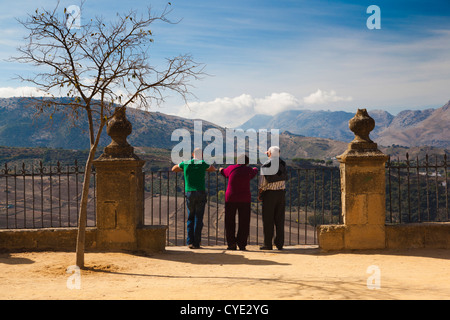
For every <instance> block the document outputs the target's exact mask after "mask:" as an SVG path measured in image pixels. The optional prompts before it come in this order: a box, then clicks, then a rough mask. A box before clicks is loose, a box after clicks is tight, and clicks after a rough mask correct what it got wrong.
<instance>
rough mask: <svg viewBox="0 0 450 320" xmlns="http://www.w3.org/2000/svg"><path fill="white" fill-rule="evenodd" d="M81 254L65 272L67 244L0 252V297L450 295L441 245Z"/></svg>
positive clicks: (448, 263)
mask: <svg viewBox="0 0 450 320" xmlns="http://www.w3.org/2000/svg"><path fill="white" fill-rule="evenodd" d="M85 260H86V267H87V269H86V270H81V271H80V276H79V277H78V278H77V277H76V276H77V274H76V273H73V272H69V273H68V272H67V268H68V267H69V266H71V265H73V264H74V262H75V253H73V252H20V253H2V254H0V299H88V300H92V299H101V300H103V299H152V300H186V299H188V300H223V299H232V300H241V299H250V300H254V299H258V300H259V299H261V300H266V299H270V300H273V299H279V300H292V299H440V300H442V299H445V300H448V299H450V250H444V249H442V250H440V249H411V250H386V251H381V250H377V251H357V252H341V253H323V252H320V251H319V249H317V248H316V247H313V246H292V247H286V248H285V250H283V251H278V250H273V251H260V250H259V248H258V247H256V246H249V247H248V251H227V250H225V247H223V246H214V247H204V248H202V249H197V250H191V249H188V248H186V247H167V249H166V251H165V252H163V253H158V254H152V255H144V254H139V253H135V254H131V253H86V257H85ZM76 279H79V282H76V281H75V280H76ZM368 280H369V281H368ZM378 280H379V281H378ZM77 284H78V285H79V289H77V288H76V286H77ZM377 287H378V288H377ZM70 288H72V289H70Z"/></svg>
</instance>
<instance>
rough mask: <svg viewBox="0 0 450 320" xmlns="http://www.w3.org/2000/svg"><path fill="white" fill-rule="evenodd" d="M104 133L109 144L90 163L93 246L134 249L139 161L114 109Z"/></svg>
mask: <svg viewBox="0 0 450 320" xmlns="http://www.w3.org/2000/svg"><path fill="white" fill-rule="evenodd" d="M106 131H107V133H108V135H109V136H110V137H111V139H112V142H111V143H110V144H109V145H108V146H107V147H106V148H105V150H104V153H103V154H102V155H101V156H100V157H99V158H98V159H97V160H95V161H94V166H95V170H96V175H97V247H98V248H102V249H111V250H122V249H125V250H135V249H137V243H138V240H137V229H138V228H139V227H141V226H142V224H143V215H144V196H143V188H144V185H143V172H142V167H143V165H144V163H145V161H142V160H141V159H139V158H138V157H137V156H136V155H135V154H134V148H133V147H132V146H130V145H129V144H128V142H127V136H128V135H129V134H131V131H132V126H131V123H130V122H129V121H128V120H127V118H126V115H125V109H124V108H122V107H118V108H116V110H115V114H114V117H113V118H112V119H111V120H110V121H109V122H108V124H107V127H106Z"/></svg>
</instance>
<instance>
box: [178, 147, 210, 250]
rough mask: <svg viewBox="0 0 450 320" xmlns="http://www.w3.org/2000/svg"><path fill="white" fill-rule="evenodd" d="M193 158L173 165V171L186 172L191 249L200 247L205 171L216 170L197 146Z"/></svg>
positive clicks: (188, 228)
mask: <svg viewBox="0 0 450 320" xmlns="http://www.w3.org/2000/svg"><path fill="white" fill-rule="evenodd" d="M192 157H193V159H191V160H187V161H183V162H181V163H180V164H176V165H174V166H173V168H172V171H173V172H183V173H184V185H185V191H186V207H187V211H188V219H187V223H186V227H187V244H188V247H189V248H191V249H198V248H200V241H201V238H202V228H203V214H204V212H205V204H206V200H207V198H206V191H205V189H206V188H205V173H206V171H208V172H213V171H216V168H214V167H213V166H212V165H209V164H207V163H206V162H205V160H203V152H202V150H201V149H199V148H196V149H195V150H194V152H193V153H192Z"/></svg>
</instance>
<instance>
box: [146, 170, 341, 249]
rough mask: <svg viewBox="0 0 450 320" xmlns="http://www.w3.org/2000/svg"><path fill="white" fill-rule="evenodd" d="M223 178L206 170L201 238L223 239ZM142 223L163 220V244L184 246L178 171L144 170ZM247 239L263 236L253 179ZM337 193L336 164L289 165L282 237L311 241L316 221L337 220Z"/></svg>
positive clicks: (183, 204)
mask: <svg viewBox="0 0 450 320" xmlns="http://www.w3.org/2000/svg"><path fill="white" fill-rule="evenodd" d="M227 183H228V181H227V179H226V178H225V177H223V176H222V175H220V174H219V173H218V172H213V173H207V175H206V192H207V204H206V207H205V214H204V228H203V233H202V234H203V239H202V243H203V244H205V245H217V244H225V243H226V240H225V225H224V215H225V209H224V196H225V190H226V187H227ZM144 185H145V216H144V224H149V225H153V224H165V225H167V226H168V227H169V228H168V231H167V244H168V245H181V244H183V245H185V244H186V242H185V239H186V220H187V212H186V200H185V191H184V178H183V174H180V173H176V172H169V171H157V172H147V173H145V182H144ZM250 189H251V194H252V198H251V209H252V210H251V219H250V236H249V244H260V243H262V240H263V231H262V216H261V212H262V207H261V206H262V204H261V202H260V201H258V199H257V197H258V179H257V178H255V179H253V180H252V182H251V186H250ZM340 201H341V197H340V176H339V169H338V168H335V167H321V168H311V169H291V170H289V172H288V181H287V183H286V219H285V242H286V244H287V245H294V244H317V234H316V226H317V225H318V224H329V223H340V222H342V219H341V215H340V213H341V209H340V208H341V202H340Z"/></svg>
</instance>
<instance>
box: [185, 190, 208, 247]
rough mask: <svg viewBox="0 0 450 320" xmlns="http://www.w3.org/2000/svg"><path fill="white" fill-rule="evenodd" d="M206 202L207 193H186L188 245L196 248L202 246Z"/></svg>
mask: <svg viewBox="0 0 450 320" xmlns="http://www.w3.org/2000/svg"><path fill="white" fill-rule="evenodd" d="M206 200H207V199H206V192H205V191H190V192H186V207H187V211H188V219H187V224H186V229H187V244H188V245H189V244H192V245H194V246H200V242H201V239H202V228H203V214H204V213H205V205H206Z"/></svg>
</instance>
